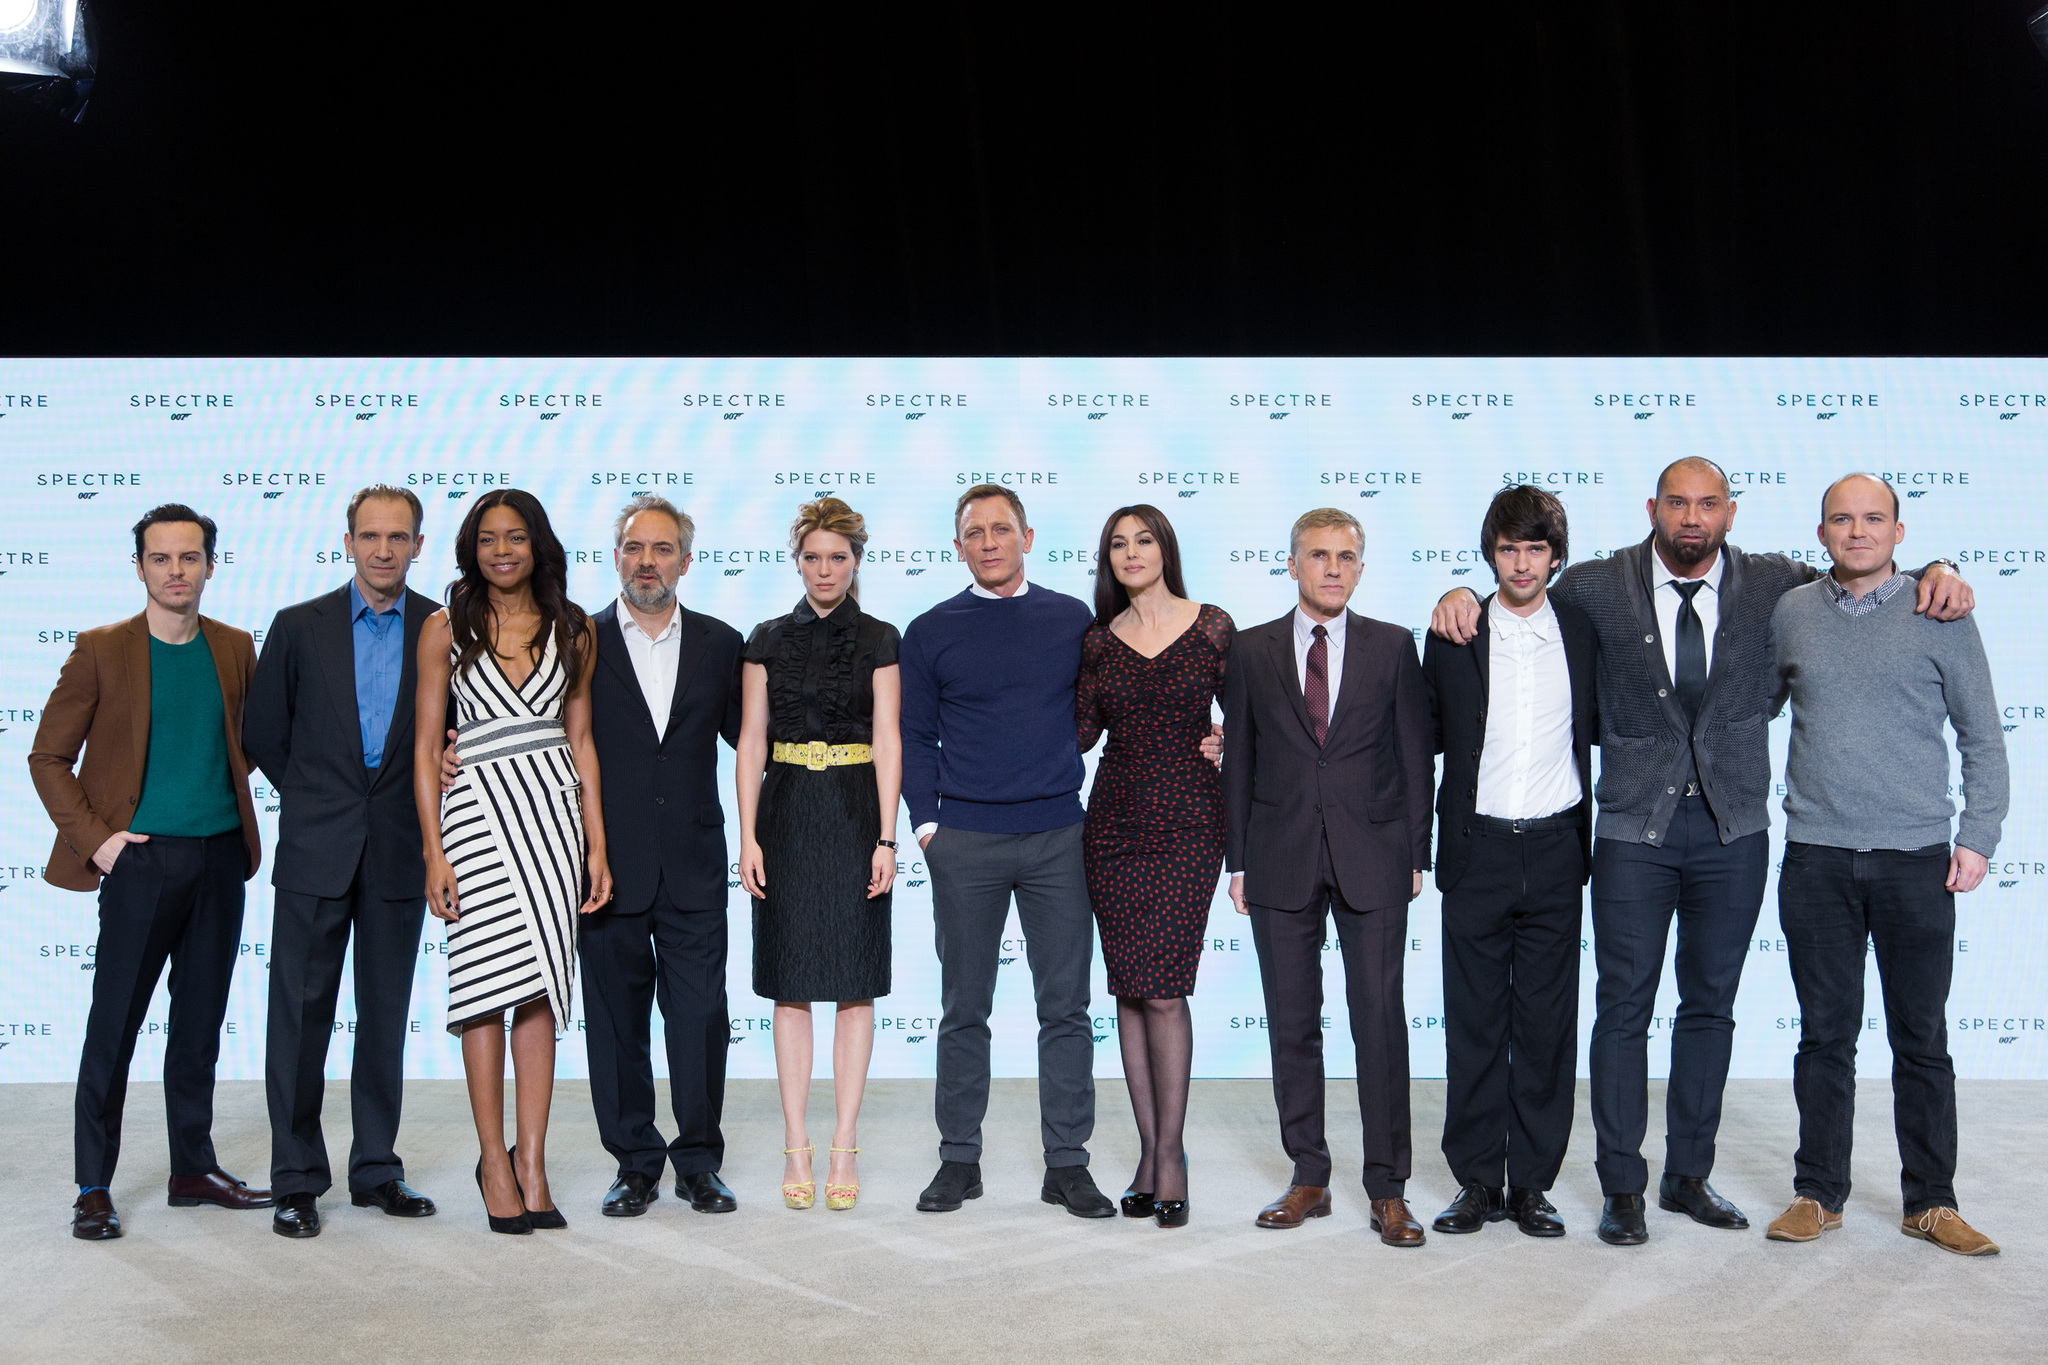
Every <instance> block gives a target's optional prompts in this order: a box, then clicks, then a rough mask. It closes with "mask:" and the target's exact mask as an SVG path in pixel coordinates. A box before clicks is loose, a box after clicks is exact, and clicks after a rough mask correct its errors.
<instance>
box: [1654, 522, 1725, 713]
mask: <svg viewBox="0 0 2048 1365" xmlns="http://www.w3.org/2000/svg"><path fill="white" fill-rule="evenodd" d="M1727 567H1728V561H1727V560H1726V558H1724V557H1723V554H1722V552H1721V551H1719V550H1716V551H1714V565H1713V567H1712V568H1710V569H1708V570H1707V572H1706V576H1705V577H1704V578H1701V579H1699V580H1697V581H1699V582H1702V583H1705V584H1706V585H1707V586H1705V587H1704V588H1701V589H1700V590H1699V591H1698V592H1696V593H1694V594H1693V595H1692V609H1693V613H1694V614H1695V615H1697V616H1698V617H1699V618H1700V630H1701V631H1702V632H1703V633H1704V634H1705V636H1706V643H1707V672H1709V673H1712V672H1713V671H1714V631H1715V629H1716V628H1717V627H1718V626H1719V625H1720V624H1721V574H1722V572H1723V571H1724V570H1726V569H1727ZM1693 581H1694V580H1692V579H1681V578H1680V577H1679V576H1678V575H1677V574H1675V573H1673V572H1671V570H1669V569H1667V568H1665V567H1664V556H1662V555H1660V554H1658V553H1657V548H1656V547H1655V546H1654V545H1653V546H1651V547H1650V605H1651V606H1653V607H1655V608H1656V609H1657V637H1658V642H1659V643H1660V644H1662V645H1663V646H1664V671H1665V672H1666V673H1668V674H1669V675H1670V676H1671V681H1672V682H1673V683H1674V684H1675V683H1677V681H1678V608H1679V606H1680V605H1681V604H1682V603H1684V601H1685V599H1684V598H1683V597H1680V596H1679V595H1678V589H1677V588H1676V587H1674V586H1672V585H1673V584H1677V583H1689V582H1693Z"/></svg>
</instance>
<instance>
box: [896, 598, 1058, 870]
mask: <svg viewBox="0 0 2048 1365" xmlns="http://www.w3.org/2000/svg"><path fill="white" fill-rule="evenodd" d="M1094 619H1095V615H1094V613H1093V612H1091V611H1089V609H1088V608H1087V607H1086V606H1084V605H1082V604H1081V602H1079V601H1078V600H1076V599H1075V598H1072V597H1068V596H1066V595H1065V594H1064V593H1057V592H1054V591H1052V590H1051V589H1050V588H1041V587H1039V586H1038V585H1037V584H1035V583H1033V584H1030V585H1029V587H1028V589H1027V590H1026V591H1025V592H1024V594H1023V595H1022V596H1019V597H979V596H976V595H975V593H974V592H973V591H972V590H971V589H970V590H968V591H964V592H962V593H961V594H960V595H959V596H958V597H949V598H947V599H946V600H945V601H943V602H941V603H939V604H938V605H937V606H935V607H933V608H932V609H931V610H930V611H928V612H926V613H925V614H924V615H922V616H920V617H918V618H917V619H916V620H915V621H912V622H911V623H910V629H909V630H907V631H905V632H904V633H903V651H902V665H903V799H904V801H905V802H906V803H907V804H908V805H909V807H910V826H911V828H912V829H916V828H917V827H918V826H919V825H923V824H928V823H930V822H932V821H935V820H936V821H938V822H939V823H941V824H943V825H945V826H947V827H948V828H950V829H967V830H976V831H979V832H981V833H984V834H1028V833H1032V832H1034V831H1037V830H1047V829H1063V828H1065V827H1066V826H1068V825H1071V824H1074V823H1075V822H1076V821H1078V820H1080V818H1081V750H1080V746H1079V745H1078V744H1077V743H1076V742H1075V731H1074V679H1075V678H1076V677H1077V676H1078V675H1079V673H1080V671H1081V637H1082V636H1083V635H1085V634H1086V633H1087V631H1088V624H1089V622H1091V621H1093V620H1094Z"/></svg>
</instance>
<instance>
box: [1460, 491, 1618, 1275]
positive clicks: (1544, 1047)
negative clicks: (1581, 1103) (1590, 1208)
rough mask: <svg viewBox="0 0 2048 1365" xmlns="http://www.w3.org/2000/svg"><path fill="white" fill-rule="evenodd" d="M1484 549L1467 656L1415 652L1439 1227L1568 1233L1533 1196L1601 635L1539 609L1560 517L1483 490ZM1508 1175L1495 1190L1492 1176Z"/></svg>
mask: <svg viewBox="0 0 2048 1365" xmlns="http://www.w3.org/2000/svg"><path fill="white" fill-rule="evenodd" d="M1479 550H1480V553H1481V554H1482V555H1484V556H1485V558H1486V560H1487V562H1488V563H1489V564H1491V565H1492V566H1493V572H1494V578H1495V579H1496V581H1497V582H1498V583H1499V584H1500V591H1499V592H1498V593H1496V594H1495V595H1494V596H1492V597H1489V598H1487V599H1486V601H1485V602H1484V603H1482V604H1481V606H1482V608H1483V610H1484V612H1485V616H1486V623H1487V624H1486V628H1485V629H1483V630H1481V631H1480V632H1479V633H1478V634H1477V635H1475V636H1473V637H1472V640H1471V641H1470V643H1468V644H1463V645H1454V644H1452V643H1450V642H1449V641H1448V640H1444V639H1442V638H1440V637H1438V636H1435V635H1432V636H1430V637H1429V639H1428V640H1427V641H1426V642H1425V644H1424V645H1423V650H1422V677H1423V682H1424V683H1425V684H1426V685H1427V687H1428V689H1429V715H1430V723H1431V727H1432V729H1433V731H1434V741H1435V748H1436V751H1437V752H1438V753H1441V754H1442V755H1443V756H1444V773H1443V786H1442V787H1441V788H1440V789H1439V790H1438V792H1437V802H1436V809H1437V820H1438V833H1437V852H1436V884H1437V887H1438V889H1439V890H1441V891H1442V892H1443V897H1444V903H1443V944H1444V949H1443V961H1444V1052H1445V1059H1446V1062H1447V1066H1448V1075H1449V1078H1450V1084H1449V1089H1448V1093H1447V1095H1446V1099H1445V1107H1444V1142H1443V1150H1444V1159H1445V1160H1446V1161H1447V1162H1449V1163H1450V1167H1451V1174H1452V1175H1453V1176H1455V1177H1457V1181H1458V1186H1459V1189H1458V1197H1457V1198H1456V1199H1455V1200H1453V1201H1452V1203H1451V1206H1450V1207H1449V1208H1447V1209H1445V1210H1444V1211H1443V1212H1442V1213H1441V1214H1439V1215H1438V1216H1437V1219H1436V1222H1435V1224H1434V1225H1433V1226H1434V1227H1435V1228H1436V1230H1437V1231H1438V1232H1455V1233H1464V1232H1477V1231H1479V1230H1480V1229H1481V1228H1483V1227H1485V1226H1486V1225H1487V1224H1488V1223H1492V1222H1498V1221H1500V1220H1502V1219H1504V1218H1512V1219H1514V1220H1515V1223H1516V1225H1517V1226H1518V1227H1520V1228H1521V1230H1522V1231H1523V1232H1526V1233H1528V1234H1529V1235H1530V1236H1532V1237H1562V1236H1563V1235H1564V1222H1563V1220H1562V1219H1560V1218H1559V1217H1558V1216H1557V1210H1556V1208H1554V1207H1553V1206H1552V1205H1551V1203H1550V1201H1549V1199H1547V1198H1546V1197H1545V1191H1547V1190H1549V1189H1550V1187H1551V1185H1552V1184H1553V1183H1555V1181H1556V1179H1557V1172H1558V1168H1559V1167H1560V1166H1562V1165H1563V1164H1564V1153H1565V1148H1566V1146H1567V1145H1568V1144H1569V1142H1570V1140H1571V1131H1572V1099H1573V1096H1574V1094H1575V1093H1576V1090H1575V1086H1574V1082H1575V1080H1576V1079H1577V1075H1578V1067H1577V1066H1576V1064H1575V1063H1576V1062H1577V1059H1578V1019H1579V951H1580V950H1579V941H1580V932H1581V925H1582V921H1583V920H1584V910H1585V907H1584V903H1583V902H1584V894H1585V893H1584V887H1585V885H1586V877H1587V874H1588V873H1589V872H1590V870H1591V868H1592V839H1593V742H1594V739H1595V736H1596V734H1597V732H1598V717H1597V713H1596V712H1595V710H1594V706H1593V671H1594V668H1595V667H1596V665H1597V662H1598V659H1599V651H1600V642H1599V636H1598V635H1596V634H1595V633H1594V630H1593V622H1592V621H1591V620H1590V619H1589V618H1588V617H1587V616H1586V614H1585V613H1584V612H1582V611H1579V610H1578V609H1577V608H1575V607H1573V606H1570V605H1569V604H1567V603H1564V602H1553V601H1551V600H1550V599H1549V594H1548V592H1547V589H1548V587H1549V584H1550V580H1551V578H1552V577H1553V576H1555V575H1556V573H1557V572H1558V570H1560V569H1562V568H1563V567H1564V562H1565V556H1566V554H1567V552H1568V550H1569V540H1568V536H1567V531H1566V525H1565V514H1564V506H1563V504H1561V503H1560V502H1558V500H1557V499H1556V498H1555V497H1554V496H1552V495H1551V494H1549V493H1546V492H1544V491H1543V490H1541V489H1539V488H1531V487H1529V486H1527V485H1523V486H1520V487H1515V488H1504V489H1502V490H1501V491H1500V492H1499V493H1497V494H1495V495H1494V499H1493V504H1492V505H1491V506H1490V507H1488V508H1487V509H1486V519H1485V521H1484V522H1483V523H1482V525H1481V526H1480V530H1479ZM1503 1177H1505V1180H1503Z"/></svg>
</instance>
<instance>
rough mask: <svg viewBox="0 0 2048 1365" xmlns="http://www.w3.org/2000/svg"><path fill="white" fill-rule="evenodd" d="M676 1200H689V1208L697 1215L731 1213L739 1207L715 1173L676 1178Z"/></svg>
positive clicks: (706, 1172)
mask: <svg viewBox="0 0 2048 1365" xmlns="http://www.w3.org/2000/svg"><path fill="white" fill-rule="evenodd" d="M676 1198H678V1199H687V1200H689V1201H690V1207H691V1208H693V1209H695V1210H697V1212H699V1213H731V1212H732V1211H733V1210H734V1209H736V1208H738V1207H739V1206H740V1201H739V1200H737V1199H735V1198H733V1197H732V1191H731V1190H729V1189H727V1188H726V1187H725V1182H724V1181H723V1180H720V1179H719V1178H718V1172H716V1171H699V1172H698V1173H697V1174H695V1175H680V1176H677V1177H676Z"/></svg>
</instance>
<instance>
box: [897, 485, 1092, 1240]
mask: <svg viewBox="0 0 2048 1365" xmlns="http://www.w3.org/2000/svg"><path fill="white" fill-rule="evenodd" d="M953 524H954V539H953V549H954V551H955V552H956V553H957V554H958V555H959V556H960V558H961V560H962V561H963V562H964V563H965V564H966V565H967V567H968V570H969V571H970V572H971V573H972V574H973V575H974V582H973V583H972V584H971V585H970V586H969V587H968V589H967V590H966V591H965V592H963V593H961V594H960V595H959V596H957V597H952V598H948V599H947V600H946V601H944V602H941V603H939V604H938V605H937V606H935V607H933V608H932V609H931V610H930V611H928V612H926V613H925V614H924V615H922V616H920V617H918V618H917V619H916V620H915V621H912V622H911V623H910V629H909V630H907V631H905V632H904V635H903V649H902V656H901V657H902V667H903V799H904V800H905V801H906V802H907V803H908V804H909V806H910V821H911V825H912V827H913V829H914V831H915V833H916V836H917V841H918V843H919V844H920V845H922V846H923V848H924V850H925V862H926V864H927V865H928V866H929V867H930V868H931V875H932V919H933V922H934V927H935V928H936V930H937V940H938V950H939V978H940V983H941V984H940V989H941V996H942V1008H943V1015H942V1017H941V1019H940V1022H939V1076H938V1086H937V1089H936V1094H935V1103H934V1109H935V1111H936V1114H937V1117H938V1124H939V1158H940V1165H939V1173H938V1174H937V1175H936V1176H934V1177H933V1178H932V1183H931V1184H930V1185H929V1186H928V1187H926V1189H925V1191H924V1193H923V1194H921V1195H919V1196H918V1200H917V1207H918V1208H919V1209H921V1210H923V1211H924V1212H927V1213H943V1212H949V1211H951V1210H953V1209H957V1208H959V1207H960V1205H961V1204H962V1203H963V1202H964V1201H966V1200H969V1199H978V1198H980V1196H981V1120H982V1117H983V1116H984V1115H985V1114H986V1113H987V1112H988V1081H989V1061H988V1044H989V1029H988V1016H989V1009H990V1006H991V1005H992V1003H993V1002H994V999H995V989H996V966H997V962H996V959H997V954H998V952H999V950H1000V948H1001V944H1002V936H1003V925H1004V923H1005V921H1006V920H1007V919H1008V918H1009V913H1010V898H1011V896H1013V895H1014V896H1015V897H1016V900H1017V916H1018V919H1019V920H1021V921H1022V923H1023V928H1024V940H1025V957H1026V960H1027V961H1029V962H1030V964H1031V985H1032V990H1033V992H1034V994H1035V995H1036V998H1037V1001H1038V1112H1039V1128H1040V1131H1041V1132H1042V1134H1043V1136H1044V1141H1045V1167H1046V1170H1045V1186H1044V1189H1043V1191H1042V1192H1041V1197H1042V1198H1043V1199H1044V1200H1045V1202H1046V1203H1048V1204H1059V1205H1063V1206H1064V1207H1065V1208H1066V1209H1067V1211H1068V1212H1069V1213H1072V1214H1075V1215H1077V1216H1078V1217H1082V1218H1108V1217H1110V1216H1111V1215H1112V1214H1113V1213H1115V1211H1116V1210H1115V1207H1114V1206H1113V1205H1112V1204H1111V1203H1110V1202H1109V1200H1108V1199H1107V1198H1105V1197H1104V1196H1103V1194H1102V1191H1100V1190H1098V1189H1097V1188H1096V1187H1095V1181H1094V1179H1093V1178H1092V1177H1091V1176H1089V1174H1088V1147H1087V1143H1088V1137H1089V1135H1090V1134H1091V1133H1093V1132H1094V1130H1095V1065H1094V1063H1095V1041H1094V1037H1093V1034H1092V1028H1091V1024H1090V1021H1089V1017H1088V968H1089V964H1090V962H1091V961H1092V960H1093V957H1094V919H1093V917H1092V915H1091V913H1090V910H1089V904H1088V887H1087V879H1086V877H1085V875H1084V873H1083V870H1082V864H1081V752H1080V748H1079V746H1078V745H1077V743H1076V741H1075V731H1074V679H1075V677H1076V675H1077V674H1078V673H1079V672H1080V667H1081V637H1082V636H1083V635H1084V634H1085V633H1086V632H1087V630H1088V625H1089V622H1090V621H1092V620H1093V619H1094V613H1092V612H1091V611H1090V610H1089V609H1088V608H1087V607H1086V606H1084V605H1083V604H1082V603H1081V602H1080V601H1078V600H1077V599H1075V598H1072V597H1067V596H1065V595H1063V594H1061V593H1056V592H1052V591H1050V590H1048V589H1046V588H1040V587H1032V586H1031V585H1030V584H1028V583H1026V582H1025V581H1024V555H1025V553H1026V552H1027V551H1029V550H1030V549H1031V527H1030V526H1029V524H1028V523H1027V522H1026V521H1025V519H1024V504H1023V503H1022V502H1021V501H1020V500H1019V499H1018V497H1017V495H1016V494H1015V493H1012V492H1011V491H1010V490H1009V489H1007V488H1001V487H997V486H995V485H992V484H982V485H978V486H976V487H974V488H970V489H968V490H967V491H966V492H965V493H964V494H962V495H961V497H960V501H959V503H958V504H957V505H956V506H955V508H954V512H953Z"/></svg>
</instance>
